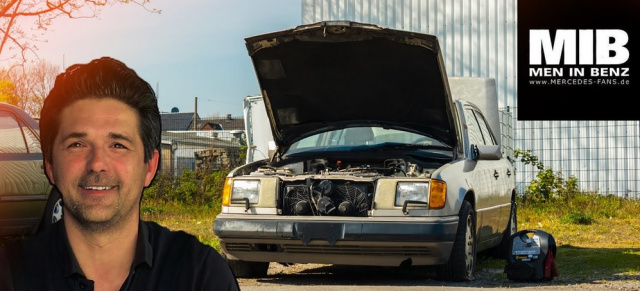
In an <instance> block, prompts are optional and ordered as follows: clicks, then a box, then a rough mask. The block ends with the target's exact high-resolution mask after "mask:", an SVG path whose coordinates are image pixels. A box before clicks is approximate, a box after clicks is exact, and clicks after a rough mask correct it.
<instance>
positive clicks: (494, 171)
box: [493, 170, 500, 180]
mask: <svg viewBox="0 0 640 291" xmlns="http://www.w3.org/2000/svg"><path fill="white" fill-rule="evenodd" d="M493 176H494V177H495V178H496V180H498V177H500V174H498V170H493Z"/></svg>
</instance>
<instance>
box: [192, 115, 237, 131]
mask: <svg viewBox="0 0 640 291" xmlns="http://www.w3.org/2000/svg"><path fill="white" fill-rule="evenodd" d="M209 123H211V124H220V125H221V126H222V128H223V129H224V130H244V129H245V128H244V118H242V117H232V116H231V115H227V116H226V117H209V118H201V119H199V120H198V123H197V124H196V128H198V130H201V129H202V128H204V127H205V126H206V125H207V124H209ZM190 126H192V125H191V124H190Z"/></svg>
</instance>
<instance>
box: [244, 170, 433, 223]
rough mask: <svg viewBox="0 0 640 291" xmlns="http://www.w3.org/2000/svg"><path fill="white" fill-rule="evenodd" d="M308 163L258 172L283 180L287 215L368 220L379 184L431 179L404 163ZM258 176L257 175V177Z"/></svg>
mask: <svg viewBox="0 0 640 291" xmlns="http://www.w3.org/2000/svg"><path fill="white" fill-rule="evenodd" d="M370 162H371V163H367V164H363V163H353V162H348V161H343V160H334V161H329V160H327V159H314V160H306V161H301V162H296V163H288V164H286V165H280V166H265V167H262V168H260V169H258V172H259V173H260V174H262V175H277V176H279V177H280V179H281V181H282V182H281V183H282V184H281V187H280V189H281V192H280V193H279V194H278V197H279V201H278V206H279V208H280V209H281V210H282V214H283V215H305V216H355V217H366V216H368V211H369V210H371V207H372V201H373V195H374V194H373V193H375V187H376V180H377V179H379V178H381V177H385V176H410V177H428V176H429V175H430V171H428V170H425V169H423V168H422V167H419V166H418V165H416V164H413V163H407V162H406V161H405V160H403V159H386V160H383V161H382V162H380V163H375V161H370ZM254 174H255V173H254Z"/></svg>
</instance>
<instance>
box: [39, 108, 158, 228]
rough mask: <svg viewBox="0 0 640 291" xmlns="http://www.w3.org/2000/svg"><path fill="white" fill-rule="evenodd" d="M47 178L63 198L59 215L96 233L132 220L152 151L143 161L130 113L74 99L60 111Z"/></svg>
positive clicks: (152, 167)
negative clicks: (94, 230)
mask: <svg viewBox="0 0 640 291" xmlns="http://www.w3.org/2000/svg"><path fill="white" fill-rule="evenodd" d="M59 118H60V127H59V130H58V134H57V136H56V137H55V140H54V143H53V150H52V156H51V162H45V165H46V172H47V176H48V177H49V179H50V181H51V183H52V184H55V185H56V186H57V187H58V189H59V190H60V193H62V197H63V199H64V205H65V206H64V207H65V209H64V210H65V217H66V216H67V215H71V217H70V218H71V219H75V220H76V221H78V223H80V225H82V226H85V227H89V228H94V229H96V230H100V229H103V228H109V227H112V226H117V225H120V222H122V221H124V220H126V219H138V215H139V207H140V206H139V203H140V197H141V195H142V190H143V188H144V187H146V186H148V185H149V184H150V183H151V181H152V180H153V177H154V175H155V171H156V167H157V164H158V151H155V152H154V154H153V155H152V158H151V159H150V160H149V162H148V163H145V162H144V146H143V144H142V139H141V138H140V133H139V130H138V128H139V127H138V125H139V120H138V117H137V115H136V112H135V110H134V109H132V108H131V107H129V106H128V105H126V104H125V103H123V102H121V101H118V100H115V99H112V98H102V99H97V98H88V99H83V100H79V101H75V102H74V103H72V104H71V105H69V106H67V107H66V108H65V109H64V110H62V112H60V117H59Z"/></svg>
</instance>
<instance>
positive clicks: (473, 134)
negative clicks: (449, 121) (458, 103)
mask: <svg viewBox="0 0 640 291" xmlns="http://www.w3.org/2000/svg"><path fill="white" fill-rule="evenodd" d="M464 113H465V114H464V117H465V121H466V122H467V130H468V131H469V142H470V143H471V144H475V145H483V144H485V143H484V139H483V138H482V131H481V130H480V125H478V120H476V117H475V114H474V112H473V109H471V108H469V107H465V108H464Z"/></svg>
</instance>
